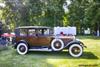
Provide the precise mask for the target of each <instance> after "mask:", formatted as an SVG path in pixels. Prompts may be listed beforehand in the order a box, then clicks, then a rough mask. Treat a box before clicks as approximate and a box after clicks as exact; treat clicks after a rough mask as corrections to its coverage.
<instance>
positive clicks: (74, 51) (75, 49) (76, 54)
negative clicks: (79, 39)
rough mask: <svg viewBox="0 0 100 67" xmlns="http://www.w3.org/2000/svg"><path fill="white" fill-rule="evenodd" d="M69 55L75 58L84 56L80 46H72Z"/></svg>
mask: <svg viewBox="0 0 100 67" xmlns="http://www.w3.org/2000/svg"><path fill="white" fill-rule="evenodd" d="M69 54H70V55H71V56H73V57H80V56H81V55H82V54H83V48H82V46H81V45H79V44H72V45H71V46H70V47H69Z"/></svg>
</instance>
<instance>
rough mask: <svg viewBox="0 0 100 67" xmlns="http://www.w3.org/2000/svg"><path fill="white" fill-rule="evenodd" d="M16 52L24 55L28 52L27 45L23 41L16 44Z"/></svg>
mask: <svg viewBox="0 0 100 67" xmlns="http://www.w3.org/2000/svg"><path fill="white" fill-rule="evenodd" d="M17 52H18V53H19V54H20V55H25V54H26V53H27V52H28V46H27V45H26V44H25V43H19V44H18V46H17Z"/></svg>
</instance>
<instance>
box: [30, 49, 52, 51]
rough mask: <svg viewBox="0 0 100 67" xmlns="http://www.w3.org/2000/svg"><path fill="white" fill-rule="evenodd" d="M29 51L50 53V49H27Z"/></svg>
mask: <svg viewBox="0 0 100 67" xmlns="http://www.w3.org/2000/svg"><path fill="white" fill-rule="evenodd" d="M29 51H52V49H48V48H43V49H29Z"/></svg>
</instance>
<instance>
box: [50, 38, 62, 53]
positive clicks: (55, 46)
mask: <svg viewBox="0 0 100 67" xmlns="http://www.w3.org/2000/svg"><path fill="white" fill-rule="evenodd" d="M51 48H52V50H53V51H60V50H62V49H63V48H64V43H63V41H62V40H61V39H54V40H53V41H52V42H51Z"/></svg>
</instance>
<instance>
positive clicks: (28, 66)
mask: <svg viewBox="0 0 100 67" xmlns="http://www.w3.org/2000/svg"><path fill="white" fill-rule="evenodd" d="M78 38H80V39H81V41H82V42H83V43H84V44H85V45H86V46H87V48H85V49H84V54H83V55H82V56H81V57H79V58H73V57H71V56H70V55H69V54H68V52H67V51H64V52H37V51H34V52H29V53H28V54H27V55H18V54H17V53H16V50H15V49H13V48H12V47H11V46H9V47H8V49H3V50H0V67H100V38H99V37H92V36H78Z"/></svg>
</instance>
